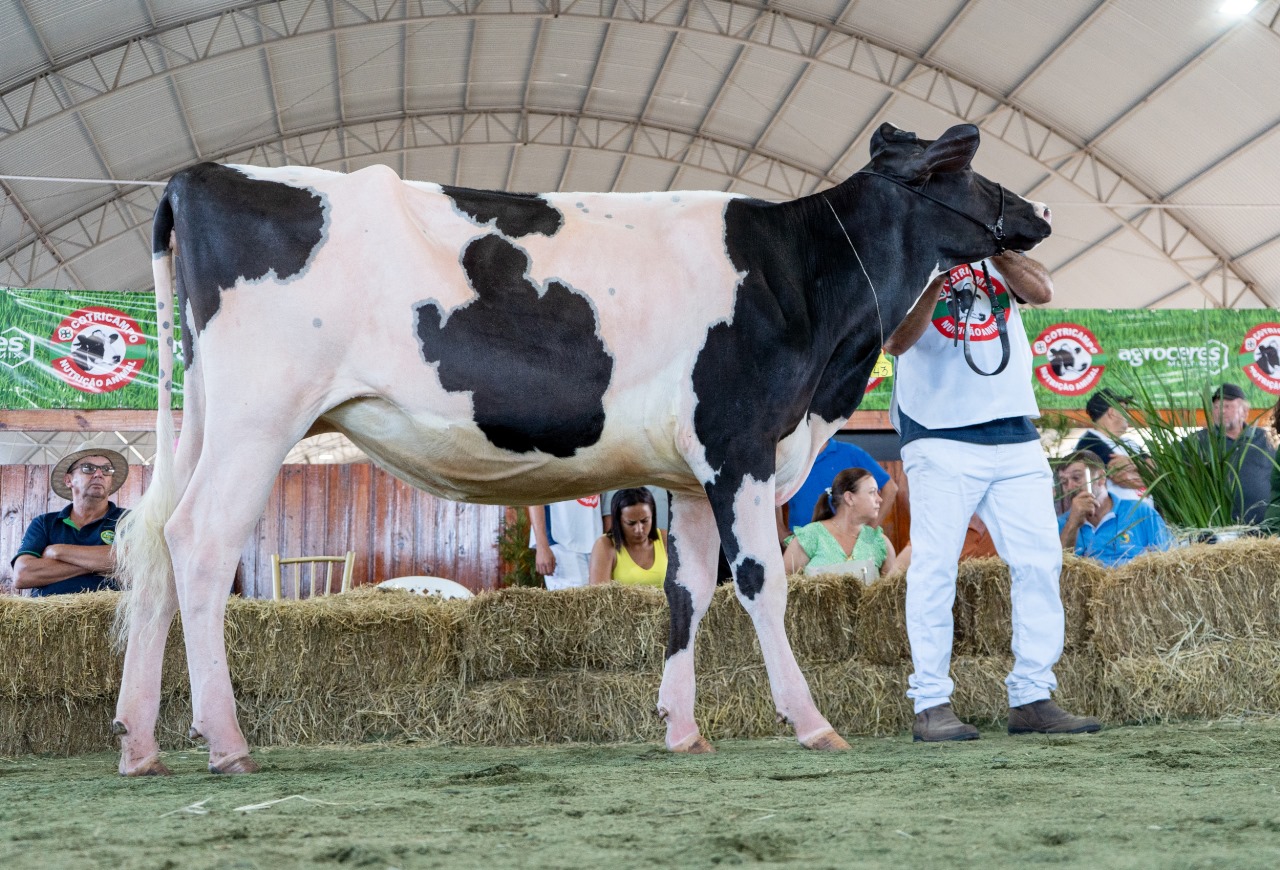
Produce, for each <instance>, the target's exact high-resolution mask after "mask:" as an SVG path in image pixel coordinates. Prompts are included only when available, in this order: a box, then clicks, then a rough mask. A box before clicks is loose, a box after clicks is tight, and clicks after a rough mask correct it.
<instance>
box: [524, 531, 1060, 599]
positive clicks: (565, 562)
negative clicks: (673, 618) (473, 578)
mask: <svg viewBox="0 0 1280 870" xmlns="http://www.w3.org/2000/svg"><path fill="white" fill-rule="evenodd" d="M1055 522H1057V521H1056V520H1055ZM1054 528H1057V526H1054ZM551 552H552V553H554V554H555V557H556V572H555V573H554V574H552V575H551V576H550V577H545V578H543V579H544V580H545V581H546V583H547V588H548V589H572V588H573V587H575V586H586V585H587V581H588V580H590V579H591V574H590V571H589V570H588V569H589V566H590V563H591V554H590V553H577V552H575V551H573V550H570V549H569V548H567V547H565V545H564V544H552V545H551Z"/></svg>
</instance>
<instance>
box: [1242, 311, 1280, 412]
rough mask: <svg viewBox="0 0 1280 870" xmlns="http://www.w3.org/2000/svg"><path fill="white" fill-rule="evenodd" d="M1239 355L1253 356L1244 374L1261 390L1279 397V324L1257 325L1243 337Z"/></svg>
mask: <svg viewBox="0 0 1280 870" xmlns="http://www.w3.org/2000/svg"><path fill="white" fill-rule="evenodd" d="M1240 353H1241V354H1242V355H1243V354H1250V353H1251V354H1253V362H1251V363H1249V364H1248V365H1246V366H1245V367H1244V373H1245V374H1246V375H1248V377H1249V380H1251V381H1253V382H1254V383H1255V384H1257V385H1258V386H1259V387H1261V388H1262V389H1264V390H1266V391H1267V392H1268V393H1270V394H1271V395H1273V396H1280V323H1259V324H1258V325H1257V326H1255V327H1254V328H1253V329H1250V330H1249V331H1248V332H1246V333H1245V335H1244V341H1243V342H1241V344H1240Z"/></svg>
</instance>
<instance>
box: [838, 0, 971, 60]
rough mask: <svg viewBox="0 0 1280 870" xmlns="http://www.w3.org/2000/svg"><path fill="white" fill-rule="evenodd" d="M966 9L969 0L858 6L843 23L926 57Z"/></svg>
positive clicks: (911, 0)
mask: <svg viewBox="0 0 1280 870" xmlns="http://www.w3.org/2000/svg"><path fill="white" fill-rule="evenodd" d="M964 6H965V0H950V2H948V0H903V2H895V3H855V4H854V5H853V8H852V9H850V11H849V12H847V13H845V15H844V17H843V18H842V19H841V20H842V21H843V22H844V23H846V24H848V25H849V26H851V27H855V28H857V29H858V30H860V31H863V32H865V33H867V34H868V35H871V36H874V37H875V38H876V39H877V40H879V41H881V42H884V43H885V44H887V45H891V46H894V47H897V48H903V49H906V50H907V51H911V52H914V53H916V54H923V53H924V51H925V49H927V48H928V47H929V46H930V45H932V44H933V42H934V40H935V39H937V38H938V36H939V35H940V34H941V33H942V31H943V30H944V29H945V28H946V26H947V24H948V22H950V21H951V19H952V18H954V17H955V16H956V14H957V13H958V12H959V10H961V9H963V8H964Z"/></svg>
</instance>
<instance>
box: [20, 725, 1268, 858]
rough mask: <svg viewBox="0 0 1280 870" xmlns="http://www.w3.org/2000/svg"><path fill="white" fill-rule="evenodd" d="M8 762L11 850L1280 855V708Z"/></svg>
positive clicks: (199, 854) (295, 854) (387, 854)
mask: <svg viewBox="0 0 1280 870" xmlns="http://www.w3.org/2000/svg"><path fill="white" fill-rule="evenodd" d="M719 750H720V751H719V752H718V753H716V754H715V755H711V756H699V757H675V756H672V755H669V754H668V753H666V752H664V751H662V750H661V749H660V748H659V747H657V746H650V745H611V746H588V745H569V746H557V747H539V748H531V747H506V748H475V747H467V748H457V747H450V746H439V745H433V746H412V745H411V746H404V745H395V746H386V745H366V746H360V747H345V748H343V747H335V748H297V749H260V750H258V751H257V753H256V756H257V758H258V759H259V760H260V761H261V762H262V763H263V764H264V766H265V768H266V772H264V773H262V774H260V775H257V776H251V777H240V778H229V779H220V778H214V777H212V776H209V775H208V774H205V773H203V772H202V771H203V768H204V759H203V758H202V756H201V754H200V752H198V751H195V750H193V751H190V752H174V753H169V754H168V756H167V757H166V761H167V762H168V763H169V764H170V766H171V767H173V768H174V770H175V771H176V775H175V776H173V777H170V778H167V779H146V780H124V779H121V778H119V777H117V776H115V775H114V770H115V756H114V755H113V754H94V755H84V756H79V757H75V758H48V757H33V756H23V757H18V758H0V867H5V868H13V870H17V868H26V867H32V868H37V867H38V868H42V870H44V868H61V867H74V868H79V867H106V868H112V870H126V868H134V867H138V868H143V867H145V868H188V867H201V868H205V867H208V868H238V867H244V868H251V867H260V868H282V867H296V866H349V867H375V868H381V867H403V868H412V867H450V868H453V867H495V866H497V867H508V866H510V867H594V866H609V867H632V866H636V867H677V866H682V867H708V866H712V865H726V864H735V865H736V864H762V865H766V866H769V865H771V866H783V865H786V866H796V867H806V868H808V867H815V868H816V867H890V866H893V867H903V866H908V865H915V866H942V867H949V866H983V867H988V866H989V867H1008V866H1014V865H1017V866H1025V865H1027V864H1031V865H1042V864H1047V865H1054V866H1063V867H1135V868H1137V867H1142V868H1148V867H1161V868H1181V867H1259V868H1263V867H1266V868H1273V867H1277V866H1280V795H1277V791H1276V787H1277V785H1278V784H1280V772H1278V770H1277V765H1278V764H1280V722H1277V721H1275V720H1265V721H1264V720H1249V721H1245V722H1216V723H1211V724H1206V723H1189V724H1179V725H1167V726H1155V725H1153V726H1145V727H1127V728H1113V729H1109V730H1107V731H1104V732H1102V733H1101V734H1098V735H1093V736H1080V737H1059V738H1048V737H1038V736H1031V737H1009V736H1008V735H1006V734H1004V733H1003V732H1000V731H991V730H988V731H984V732H983V734H982V739H981V740H979V741H975V742H971V743H960V744H950V745H935V746H924V745H919V744H916V745H913V744H912V743H911V741H910V738H909V737H906V736H902V737H896V738H890V739H860V740H856V741H854V748H853V751H852V752H849V753H844V754H839V755H831V754H819V753H812V752H806V751H804V750H802V749H801V748H800V747H799V746H798V745H797V744H795V743H794V742H793V741H790V740H783V739H778V740H751V741H724V742H722V743H721V744H719Z"/></svg>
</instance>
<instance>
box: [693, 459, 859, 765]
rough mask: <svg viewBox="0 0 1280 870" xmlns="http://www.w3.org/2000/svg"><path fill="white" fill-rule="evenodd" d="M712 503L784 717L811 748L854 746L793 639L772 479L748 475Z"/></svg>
mask: <svg viewBox="0 0 1280 870" xmlns="http://www.w3.org/2000/svg"><path fill="white" fill-rule="evenodd" d="M709 491H710V490H709ZM712 508H713V509H714V510H715V512H716V522H717V523H718V524H719V527H720V537H721V540H722V541H724V547H725V554H726V555H727V556H728V558H729V564H730V566H731V567H732V569H733V577H734V586H735V590H736V592H737V596H738V601H740V602H741V603H742V606H743V607H744V608H745V609H746V611H747V613H748V614H749V615H750V616H751V621H752V623H753V624H754V625H755V629H756V636H757V637H758V638H759V640H760V651H761V652H762V653H763V655H764V664H765V669H766V670H767V671H768V673H769V686H770V688H771V689H772V692H773V702H774V704H775V705H776V707H777V710H778V718H779V719H781V720H785V721H786V722H788V723H790V724H791V725H792V726H793V727H794V728H795V730H796V738H797V739H798V740H799V741H800V743H801V744H802V745H804V746H806V747H807V748H809V749H848V748H849V744H848V743H846V742H845V740H844V738H842V737H841V736H840V735H839V734H837V733H836V731H835V729H834V728H832V727H831V723H830V722H828V721H827V720H826V718H825V717H823V715H822V714H821V713H819V712H818V708H817V706H816V705H815V704H814V703H813V696H812V695H811V694H810V692H809V684H808V683H807V682H806V681H805V678H804V674H802V673H801V672H800V666H799V665H798V664H797V663H796V657H795V654H794V653H793V652H792V650H791V643H790V642H789V641H788V640H787V632H786V627H785V625H784V623H783V615H784V613H785V611H786V607H787V577H786V571H785V569H784V567H783V564H782V550H781V548H780V547H779V546H778V543H777V540H778V539H777V525H776V520H775V519H774V484H773V480H772V478H771V479H770V480H767V481H757V480H755V479H754V478H752V477H750V476H749V475H748V476H746V477H744V478H743V479H742V481H741V482H740V483H739V485H738V487H737V488H736V490H735V491H734V492H732V498H731V499H730V494H729V493H728V492H725V491H720V492H717V493H715V495H714V496H713V499H712Z"/></svg>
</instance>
